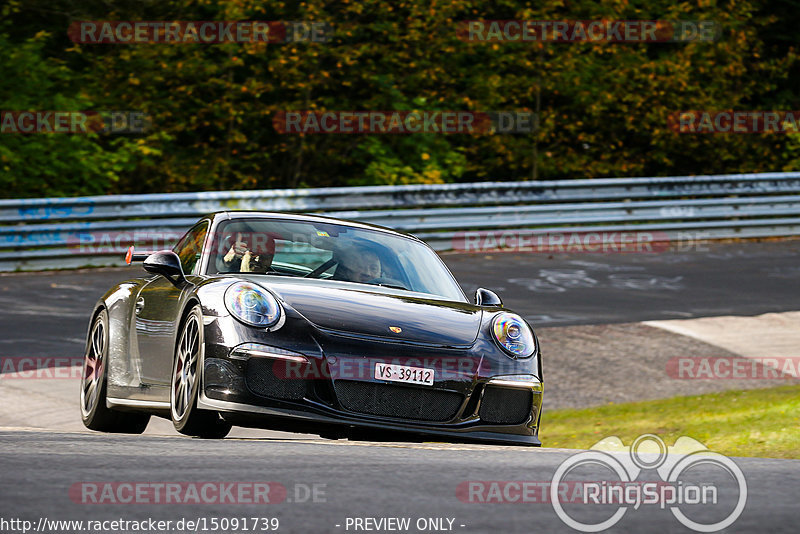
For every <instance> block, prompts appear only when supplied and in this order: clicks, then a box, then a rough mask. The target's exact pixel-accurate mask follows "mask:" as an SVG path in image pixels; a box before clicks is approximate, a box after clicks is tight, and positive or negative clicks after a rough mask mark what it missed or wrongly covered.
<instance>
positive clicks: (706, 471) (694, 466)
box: [550, 434, 747, 532]
mask: <svg viewBox="0 0 800 534" xmlns="http://www.w3.org/2000/svg"><path fill="white" fill-rule="evenodd" d="M598 469H601V470H602V472H606V473H610V477H608V476H606V477H605V478H603V479H598V478H597V475H596V473H597V471H598ZM653 471H654V472H655V473H656V474H657V476H658V478H660V480H659V481H638V478H639V476H640V475H642V474H643V473H647V472H653ZM570 476H575V477H577V478H578V480H572V479H570V478H569V477H570ZM564 482H573V483H575V482H577V485H578V487H579V488H580V492H579V493H580V495H581V499H580V500H579V502H578V503H574V500H573V501H566V502H565V501H563V500H562V495H561V493H560V492H559V488H560V487H562V484H563V483H564ZM734 485H735V490H733V491H732V490H731V487H733V486H734ZM550 503H551V504H552V506H553V509H554V510H555V512H556V514H557V515H558V517H559V519H561V520H562V521H563V522H564V523H565V524H566V525H568V526H569V527H571V528H573V529H575V530H577V531H580V532H600V531H603V530H606V529H609V528H611V527H613V526H614V525H616V524H617V523H619V522H620V521H621V520H622V518H623V516H625V514H626V513H627V512H629V511H635V510H638V509H639V508H640V507H642V506H645V507H648V506H658V507H659V508H661V509H665V508H666V509H669V511H670V512H671V513H672V515H673V516H674V517H675V518H676V519H677V520H678V521H679V522H680V523H681V524H682V525H684V526H685V527H687V528H690V529H692V530H695V531H697V532H716V531H718V530H722V529H724V528H727V527H729V526H731V525H732V524H733V523H734V522H735V521H736V520H737V519H738V518H739V516H740V515H741V514H742V511H744V507H745V504H746V503H747V481H746V480H745V477H744V474H743V473H742V471H741V469H739V466H738V465H736V463H735V462H734V461H733V460H731V459H730V458H728V457H726V456H724V455H722V454H719V453H716V452H712V451H710V450H708V448H707V447H706V446H705V445H703V444H702V443H700V442H699V441H697V440H695V439H693V438H689V437H687V436H681V437H679V438H678V439H677V440H676V441H675V444H674V445H673V446H672V447H668V446H667V445H666V444H665V443H664V441H663V440H662V439H661V438H660V437H658V436H656V435H654V434H644V435H641V436H639V437H637V438H636V439H635V440H634V441H633V443H631V445H630V446H629V447H626V446H625V445H624V444H623V443H622V440H621V439H619V438H618V437H616V436H611V437H609V438H606V439H604V440H602V441H600V442H598V443H597V444H595V445H594V446H593V447H592V448H591V449H589V450H587V451H583V452H580V453H578V454H575V455H573V456H571V457H569V458H568V459H567V460H565V461H564V462H562V463H561V464H560V465H559V466H558V468H557V469H556V472H555V474H554V475H553V479H552V481H551V484H550ZM565 505H568V506H565ZM698 509H701V510H703V512H705V513H704V514H697V510H698ZM609 514H610V517H609Z"/></svg>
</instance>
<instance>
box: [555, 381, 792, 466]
mask: <svg viewBox="0 0 800 534" xmlns="http://www.w3.org/2000/svg"><path fill="white" fill-rule="evenodd" d="M648 433H649V434H657V435H659V436H661V438H663V439H664V441H665V442H666V443H667V445H672V444H673V443H674V442H675V440H676V439H677V438H678V437H679V436H689V437H691V438H694V439H696V440H698V441H700V442H701V443H703V444H704V445H706V446H707V447H708V448H709V449H711V450H713V451H715V452H719V453H722V454H724V455H726V456H763V457H768V458H800V385H792V386H783V387H775V388H768V389H753V390H746V391H726V392H724V393H711V394H706V395H697V396H691V397H675V398H672V399H664V400H656V401H646V402H632V403H626V404H613V403H611V404H607V405H604V406H597V407H594V408H587V409H581V410H557V411H552V412H547V411H545V412H544V413H543V414H542V422H541V429H540V431H539V437H540V438H541V440H542V443H543V445H544V446H545V447H563V448H580V449H586V448H589V447H591V446H592V445H594V444H595V443H597V442H598V441H600V440H601V439H602V438H604V437H607V436H619V437H620V438H621V439H622V441H623V443H625V445H630V444H631V442H632V441H633V439H634V438H636V437H637V436H639V435H641V434H648Z"/></svg>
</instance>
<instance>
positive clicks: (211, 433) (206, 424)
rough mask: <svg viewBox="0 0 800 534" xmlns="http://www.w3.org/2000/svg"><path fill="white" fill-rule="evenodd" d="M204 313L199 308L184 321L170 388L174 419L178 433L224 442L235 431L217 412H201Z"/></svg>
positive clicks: (170, 403)
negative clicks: (201, 360) (222, 439)
mask: <svg viewBox="0 0 800 534" xmlns="http://www.w3.org/2000/svg"><path fill="white" fill-rule="evenodd" d="M202 324H203V320H202V310H201V308H200V306H199V305H195V306H194V307H193V308H192V309H191V310H190V311H189V313H188V314H186V317H184V319H183V321H182V323H181V328H180V334H179V335H178V344H177V346H176V347H175V362H174V363H173V364H172V381H171V384H170V394H169V405H170V410H169V412H170V416H171V418H172V424H173V425H174V426H175V430H177V431H178V432H180V433H181V434H186V435H187V436H196V437H199V438H210V439H220V438H224V437H225V436H227V435H228V432H230V431H231V424H230V423H226V422H225V421H223V420H222V418H221V417H220V415H219V414H218V413H217V412H211V411H206V410H200V409H198V408H197V397H198V392H199V390H200V376H199V373H198V365H199V363H200V354H201V352H202V350H203V327H202Z"/></svg>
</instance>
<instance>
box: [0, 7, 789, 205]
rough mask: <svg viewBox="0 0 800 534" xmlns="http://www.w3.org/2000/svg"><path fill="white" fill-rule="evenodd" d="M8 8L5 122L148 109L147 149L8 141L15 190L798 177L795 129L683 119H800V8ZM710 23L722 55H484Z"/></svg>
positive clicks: (4, 153) (559, 50) (103, 139)
mask: <svg viewBox="0 0 800 534" xmlns="http://www.w3.org/2000/svg"><path fill="white" fill-rule="evenodd" d="M529 4H530V3H528V2H519V1H517V0H515V1H511V0H498V1H493V2H488V1H486V0H480V1H478V0H467V1H464V2H455V1H450V2H437V3H433V4H432V3H431V2H429V1H422V0H401V1H400V2H385V1H383V0H342V1H341V2H337V3H330V2H322V1H320V0H309V1H306V2H302V3H295V2H280V1H279V2H268V3H267V2H262V1H260V0H181V1H178V0H165V1H155V0H147V1H133V0H102V1H101V0H87V1H85V2H73V1H72V0H26V1H25V2H21V1H19V0H13V1H11V2H9V3H7V4H6V5H5V6H4V7H2V8H1V9H2V13H0V14H2V16H3V19H4V20H5V21H7V25H6V26H5V28H4V29H2V32H4V33H5V35H4V36H0V57H2V58H3V60H2V61H3V63H2V66H3V72H4V76H3V77H2V79H0V98H2V102H3V104H2V109H4V110H10V109H18V110H23V109H25V110H49V109H65V110H77V109H104V110H139V111H143V112H146V113H148V114H149V115H150V116H151V117H152V119H153V126H152V129H151V130H150V131H148V132H147V133H146V134H143V135H138V136H107V135H106V136H102V135H100V136H98V135H88V136H86V135H84V136H77V135H64V134H60V135H14V134H5V135H2V136H0V169H1V170H2V173H0V185H2V193H1V194H2V195H4V196H9V197H23V196H24V197H28V196H41V195H82V194H96V193H124V192H134V193H135V192H161V191H196V190H215V189H255V188H273V187H313V186H336V185H362V184H403V183H437V182H454V181H475V180H509V181H511V180H527V179H532V178H535V179H564V178H587V177H602V176H642V175H651V176H652V175H682V174H705V173H725V172H759V171H774V170H780V169H797V168H798V156H797V151H798V148H797V146H798V142H797V141H795V140H792V139H791V138H790V137H789V136H782V135H760V134H752V135H689V134H681V135H679V134H676V133H675V132H673V131H671V130H670V129H668V128H667V116H668V115H669V114H670V113H673V112H676V111H681V110H697V109H707V110H725V109H744V110H773V109H784V110H789V109H797V92H796V89H797V87H798V86H800V83H799V82H800V61H799V60H798V51H797V44H796V42H797V41H796V39H794V37H793V36H794V33H792V32H793V31H794V28H796V27H797V25H798V23H800V20H798V19H800V2H798V1H797V0H780V5H781V6H783V9H782V11H781V12H780V13H779V12H777V11H773V10H772V9H773V8H772V7H771V6H773V5H774V4H773V3H771V2H767V0H742V1H737V2H723V1H718V0H708V1H705V0H703V1H698V2H692V3H690V2H683V3H677V4H676V3H674V2H672V1H671V0H654V1H651V2H638V1H634V2H627V1H618V0H602V1H600V2H595V1H590V0H576V1H572V2H569V3H565V2H561V1H558V0H552V1H548V2H544V3H535V5H529ZM596 18H603V19H617V20H631V19H647V20H653V19H666V20H696V19H702V20H714V21H716V22H717V23H718V24H719V26H720V27H721V28H722V35H721V37H720V39H719V40H717V41H716V42H693V43H658V44H646V43H600V44H590V43H545V44H539V43H530V42H528V43H484V42H465V41H462V40H460V39H459V37H458V35H457V33H456V29H457V26H458V22H459V21H462V20H470V19H497V20H509V19H558V20H568V19H571V20H575V19H584V20H585V19H596ZM248 19H254V20H316V21H327V22H329V23H331V24H332V25H333V27H334V29H335V31H334V34H333V38H332V40H331V41H330V42H328V43H313V42H299V43H294V44H292V43H287V44H273V43H270V44H265V43H248V44H238V43H227V44H216V45H204V44H136V45H97V44H95V45H92V44H82V45H76V44H74V43H72V42H71V41H70V40H69V39H68V37H67V34H66V29H67V27H68V26H69V24H70V23H71V22H74V21H78V20H248ZM537 109H538V110H539V113H540V121H539V125H540V128H539V130H538V131H537V132H536V133H534V134H527V135H463V134H459V135H436V134H413V135H365V134H340V135H296V134H281V133H278V132H277V131H276V130H275V129H274V128H273V125H272V118H273V116H274V114H275V113H276V112H278V111H286V110H337V111H351V110H386V111H388V110H472V111H505V110H514V111H535V110H537Z"/></svg>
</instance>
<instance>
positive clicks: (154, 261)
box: [142, 250, 186, 285]
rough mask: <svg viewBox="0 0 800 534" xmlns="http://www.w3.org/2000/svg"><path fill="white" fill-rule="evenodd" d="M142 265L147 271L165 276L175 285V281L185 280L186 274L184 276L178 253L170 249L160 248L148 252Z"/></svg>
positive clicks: (181, 281) (183, 281)
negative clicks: (157, 250)
mask: <svg viewBox="0 0 800 534" xmlns="http://www.w3.org/2000/svg"><path fill="white" fill-rule="evenodd" d="M142 266H143V267H144V270H145V271H147V272H148V273H153V274H160V275H161V276H165V277H167V278H168V279H169V281H170V282H172V283H173V284H175V285H178V284H177V282H180V283H185V282H186V276H184V274H183V267H181V260H180V258H179V257H178V255H177V254H175V253H174V252H172V251H171V250H162V251H160V252H154V253H152V254H150V255H149V256H147V259H146V260H144V264H143V265H142ZM173 277H174V278H175V280H173Z"/></svg>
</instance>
